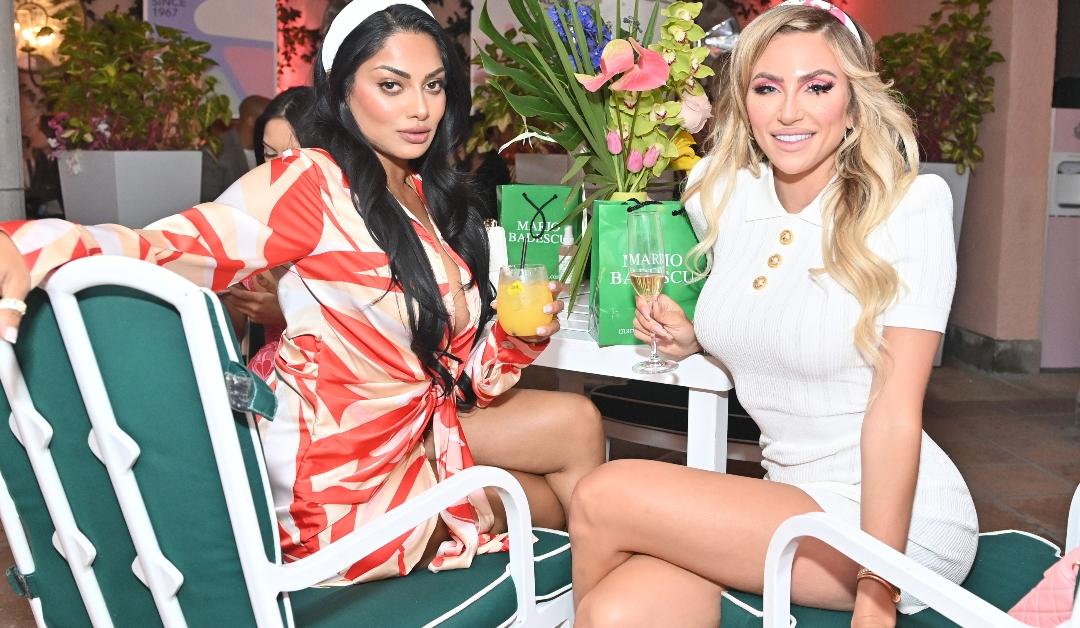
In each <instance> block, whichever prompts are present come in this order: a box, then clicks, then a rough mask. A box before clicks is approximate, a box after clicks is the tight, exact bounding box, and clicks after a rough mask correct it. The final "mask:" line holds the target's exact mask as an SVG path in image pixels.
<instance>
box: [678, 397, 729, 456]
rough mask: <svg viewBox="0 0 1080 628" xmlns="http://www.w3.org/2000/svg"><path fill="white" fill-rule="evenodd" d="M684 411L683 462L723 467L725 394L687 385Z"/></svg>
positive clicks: (725, 447) (725, 431) (726, 414)
mask: <svg viewBox="0 0 1080 628" xmlns="http://www.w3.org/2000/svg"><path fill="white" fill-rule="evenodd" d="M686 414H687V417H686V419H687V425H686V466H688V467H694V468H696V469H708V470H710V471H720V472H721V473H723V472H725V471H727V439H728V394H727V393H726V392H712V391H708V390H695V389H693V388H691V389H690V398H689V400H688V402H687V407H686Z"/></svg>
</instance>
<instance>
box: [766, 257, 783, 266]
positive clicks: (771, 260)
mask: <svg viewBox="0 0 1080 628" xmlns="http://www.w3.org/2000/svg"><path fill="white" fill-rule="evenodd" d="M782 261H784V258H782V257H780V255H779V254H774V255H771V256H770V257H769V268H779V267H780V262H782Z"/></svg>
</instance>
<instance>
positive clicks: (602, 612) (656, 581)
mask: <svg viewBox="0 0 1080 628" xmlns="http://www.w3.org/2000/svg"><path fill="white" fill-rule="evenodd" d="M575 560H577V558H576V557H575ZM722 591H723V589H722V588H721V587H720V586H719V585H717V584H716V583H714V582H712V581H711V580H707V579H705V578H702V577H701V576H699V575H697V574H696V573H693V572H691V571H687V570H685V569H683V568H682V567H676V566H675V565H672V564H671V563H669V562H666V561H663V560H660V559H659V558H653V557H652V556H646V555H645V554H634V555H632V556H631V557H630V558H628V559H627V560H626V562H624V563H623V564H621V565H619V566H618V567H616V568H615V569H614V570H613V571H612V572H611V573H609V574H608V575H607V577H606V578H604V579H603V580H601V581H600V584H598V585H597V586H596V587H595V588H594V589H593V590H592V591H591V592H590V593H589V594H588V595H587V596H586V597H585V599H584V600H582V601H581V604H580V605H579V606H578V609H577V616H576V617H575V620H574V626H575V627H577V628H589V627H591V626H604V627H607V628H616V627H618V628H622V627H626V626H641V627H642V628H652V627H653V626H680V627H682V628H694V627H697V626H703V627H708V628H716V627H717V626H719V625H720V593H721V592H722ZM630 601H632V602H630ZM628 602H629V603H628Z"/></svg>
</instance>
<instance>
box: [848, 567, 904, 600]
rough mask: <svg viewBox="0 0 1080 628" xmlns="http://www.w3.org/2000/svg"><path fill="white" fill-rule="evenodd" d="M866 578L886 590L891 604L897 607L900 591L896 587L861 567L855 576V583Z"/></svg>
mask: <svg viewBox="0 0 1080 628" xmlns="http://www.w3.org/2000/svg"><path fill="white" fill-rule="evenodd" d="M866 578H869V579H870V580H873V581H874V582H878V583H880V584H881V586H883V587H885V588H886V589H888V590H889V594H890V595H891V596H892V603H893V604H894V605H899V604H900V589H899V588H898V587H897V586H896V585H894V584H893V583H891V582H889V581H888V580H886V579H885V578H882V577H881V576H879V575H877V574H876V573H874V572H872V571H870V570H869V569H867V568H866V567H863V568H862V569H860V570H859V573H858V575H856V576H855V582H856V583H858V582H859V581H861V580H864V579H866Z"/></svg>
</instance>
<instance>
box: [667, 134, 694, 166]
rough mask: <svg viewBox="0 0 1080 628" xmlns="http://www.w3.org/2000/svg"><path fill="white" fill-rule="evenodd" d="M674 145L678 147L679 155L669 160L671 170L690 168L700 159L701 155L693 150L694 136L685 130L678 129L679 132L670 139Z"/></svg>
mask: <svg viewBox="0 0 1080 628" xmlns="http://www.w3.org/2000/svg"><path fill="white" fill-rule="evenodd" d="M672 142H673V143H674V144H675V147H676V148H678V149H679V155H678V156H677V157H676V158H675V159H672V160H671V168H672V169H673V170H690V169H692V168H693V167H694V165H695V164H697V162H699V161H701V157H698V154H697V153H696V152H695V151H694V145H695V144H697V142H695V141H694V136H693V135H690V134H689V133H687V132H686V131H679V133H678V134H677V135H676V136H675V138H674V139H672Z"/></svg>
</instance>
